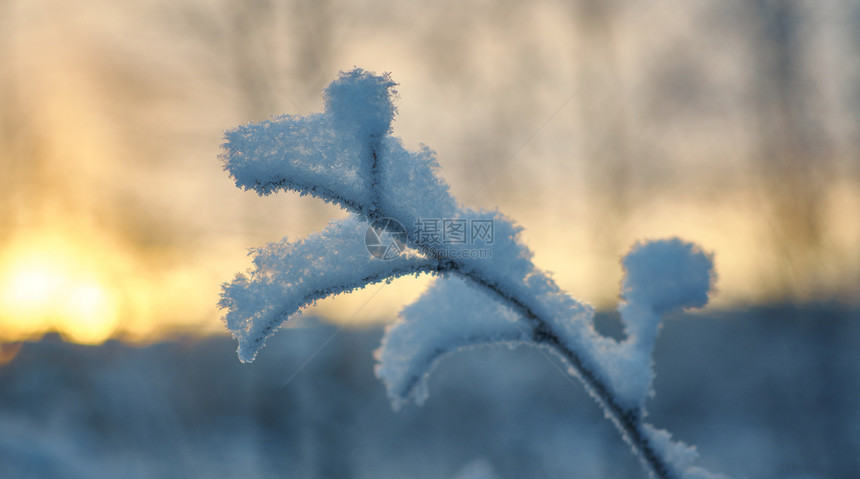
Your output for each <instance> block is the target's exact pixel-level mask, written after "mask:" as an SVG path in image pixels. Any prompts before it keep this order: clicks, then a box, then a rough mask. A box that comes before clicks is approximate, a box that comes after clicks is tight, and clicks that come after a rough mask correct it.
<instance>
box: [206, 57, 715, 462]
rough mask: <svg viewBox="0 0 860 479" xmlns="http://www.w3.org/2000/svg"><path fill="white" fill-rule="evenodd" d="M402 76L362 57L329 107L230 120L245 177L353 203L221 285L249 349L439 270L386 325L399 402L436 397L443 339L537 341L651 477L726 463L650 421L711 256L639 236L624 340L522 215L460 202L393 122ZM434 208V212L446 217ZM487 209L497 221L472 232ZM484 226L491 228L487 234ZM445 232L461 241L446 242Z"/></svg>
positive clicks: (274, 246)
mask: <svg viewBox="0 0 860 479" xmlns="http://www.w3.org/2000/svg"><path fill="white" fill-rule="evenodd" d="M395 85H396V84H395V83H394V82H393V81H392V80H391V78H390V77H389V76H388V75H381V76H378V75H375V74H372V73H369V72H367V71H364V70H361V69H355V70H352V71H349V72H345V73H341V75H340V77H339V78H338V79H337V80H335V81H334V82H332V83H331V84H330V85H329V86H328V87H327V88H326V90H325V92H324V99H325V112H323V113H318V114H312V115H307V116H290V115H285V116H281V117H277V118H274V119H273V120H270V121H264V122H261V123H256V124H248V125H244V126H240V127H238V128H236V129H233V130H230V131H228V132H227V133H226V135H225V140H226V141H225V143H224V145H223V148H224V152H223V154H222V159H223V161H224V168H225V169H226V170H227V171H228V172H229V173H230V175H231V176H232V177H233V178H234V179H235V181H236V185H237V186H239V187H241V188H244V189H246V190H248V189H253V190H255V191H256V192H257V193H258V194H260V195H268V194H271V193H273V192H275V191H279V190H293V191H296V192H298V193H299V194H300V195H311V196H313V197H316V198H319V199H322V200H324V201H326V202H330V203H334V204H336V205H338V206H340V207H342V208H343V209H345V210H346V211H348V212H349V213H350V216H349V217H347V218H345V219H342V220H336V221H332V222H331V223H330V224H329V225H328V226H327V227H326V228H325V229H323V230H322V231H320V232H318V233H315V234H312V235H310V236H309V237H307V238H304V239H301V240H298V241H292V242H291V241H289V240H287V239H284V240H282V241H281V242H277V243H271V244H268V245H266V246H265V247H263V248H259V249H254V250H252V251H251V254H252V255H253V256H254V258H253V268H251V269H250V270H249V271H248V272H247V273H246V274H238V275H237V276H236V277H235V279H234V280H233V281H232V282H231V283H226V284H224V286H223V291H222V295H221V301H220V304H219V306H220V307H221V308H223V309H225V310H226V315H225V318H224V320H225V323H226V325H227V328H228V329H229V330H230V332H231V333H232V334H233V336H234V337H235V338H236V339H237V340H238V343H239V348H238V354H239V359H240V360H241V361H243V362H249V361H253V360H254V358H255V356H256V355H257V353H258V352H259V350H260V349H261V348H262V347H263V345H264V343H265V341H266V338H267V337H269V336H270V335H272V334H273V333H274V332H275V330H276V329H277V328H278V327H279V326H281V324H283V323H284V322H285V321H287V320H288V319H289V318H290V317H291V316H293V315H296V314H300V313H301V310H302V309H304V308H306V307H308V306H310V305H312V304H313V303H314V302H315V301H316V300H318V299H321V298H325V297H328V296H332V295H336V294H340V293H347V292H350V291H353V290H355V289H359V288H363V287H364V286H367V285H369V284H372V283H377V282H381V281H386V282H387V281H391V280H392V279H394V278H397V277H400V276H405V275H418V274H420V273H429V274H433V275H436V276H437V278H436V280H435V283H434V284H433V285H432V287H430V288H429V289H428V290H427V291H426V292H425V293H424V295H423V296H422V297H421V298H419V299H418V300H417V301H416V302H415V303H414V304H412V305H410V306H408V307H406V308H405V309H404V310H403V311H402V313H401V314H400V317H399V319H398V320H397V322H395V323H394V324H392V325H391V326H389V327H388V328H387V329H386V331H385V336H384V338H383V340H382V346H381V347H380V349H379V350H378V351H377V352H376V359H377V361H378V363H377V366H376V375H377V376H378V377H379V378H380V379H381V380H382V381H384V382H385V385H386V387H387V390H388V394H389V397H390V398H391V401H392V404H393V406H394V407H395V409H397V408H399V407H400V405H401V404H402V403H404V402H405V401H408V400H410V399H411V400H413V401H415V402H416V403H419V404H420V403H422V402H423V401H424V400H425V399H426V398H427V379H428V375H429V373H430V372H431V371H432V370H433V368H434V366H435V365H436V364H437V362H438V361H439V360H440V359H441V358H442V357H443V356H445V355H447V354H450V353H452V352H454V351H458V350H462V349H468V348H473V347H476V346H481V345H489V344H499V343H501V344H507V345H511V346H517V345H522V344H527V345H532V346H536V347H538V348H540V349H541V350H542V351H546V352H549V353H551V354H553V355H554V356H556V357H557V358H558V360H560V361H561V362H562V363H563V364H564V365H565V367H566V370H567V372H568V373H569V374H571V375H572V376H575V377H576V378H578V379H579V380H580V381H581V382H582V384H583V385H584V386H585V389H586V390H587V391H588V392H589V393H590V394H591V396H592V397H594V399H595V400H596V401H597V402H598V403H599V404H600V406H601V407H602V408H603V410H604V412H605V414H606V416H607V418H609V419H610V420H611V421H612V422H613V423H614V424H615V426H616V427H617V428H618V430H619V431H620V432H621V435H622V436H623V437H624V439H625V440H626V441H627V442H628V443H629V444H630V445H631V446H632V448H633V451H634V452H635V453H636V454H637V455H638V457H639V458H640V460H641V462H642V464H643V465H644V467H645V468H646V470H648V471H649V473H650V474H651V475H652V476H655V477H659V478H705V477H714V476H713V475H711V474H709V473H707V472H706V471H704V470H702V469H700V468H697V467H694V466H693V462H694V460H695V458H696V455H697V454H696V452H695V450H694V448H692V447H688V446H686V445H684V444H682V443H680V442H675V441H673V440H672V439H671V436H670V435H669V433H668V432H666V431H663V430H659V429H655V428H654V427H652V426H651V425H649V424H646V423H645V422H644V417H645V399H646V397H647V396H649V395H650V394H653V392H652V389H651V388H652V379H653V377H654V373H653V370H652V366H651V353H652V350H653V347H654V342H655V340H656V337H657V332H658V329H659V327H660V316H661V315H663V314H665V313H667V312H670V311H673V310H678V309H683V308H697V307H701V306H704V305H705V304H706V303H707V301H708V292H709V291H710V288H711V284H712V281H713V277H714V273H713V264H712V258H711V256H710V255H709V254H707V253H705V252H703V251H702V250H701V249H700V248H699V247H698V246H696V245H694V244H691V243H687V242H684V241H682V240H680V239H668V240H660V241H653V242H647V243H641V244H636V245H635V246H634V247H633V250H632V251H631V252H630V253H629V254H628V255H627V256H625V257H624V259H623V261H622V265H623V267H624V269H625V271H626V276H625V279H624V281H623V284H622V291H621V295H622V299H623V302H622V304H621V305H620V307H619V310H620V313H621V316H622V319H623V321H624V326H625V332H626V339H625V340H623V341H616V340H614V339H611V338H607V337H604V336H601V335H600V334H598V333H597V332H596V331H595V329H594V310H593V309H592V308H591V307H590V306H588V305H585V304H582V303H579V302H577V301H576V300H574V299H573V298H571V297H570V296H569V295H568V294H567V293H565V292H564V291H562V290H560V289H559V287H558V286H557V285H556V284H555V282H554V281H553V280H552V278H551V277H550V275H549V274H547V273H546V272H544V271H541V270H539V269H537V268H536V267H535V266H534V264H533V263H532V261H531V257H532V254H531V252H530V251H529V250H528V248H526V247H525V246H524V245H523V244H522V243H521V242H520V241H519V238H518V235H519V231H520V228H519V227H517V226H515V225H514V224H513V222H512V221H511V220H509V219H508V218H506V217H504V216H503V215H501V214H500V213H498V212H495V211H483V210H472V209H469V208H468V207H466V206H463V205H460V204H458V203H457V201H456V200H455V199H454V198H452V197H451V195H450V194H449V191H448V186H447V185H446V184H445V183H444V181H442V180H441V179H440V178H439V177H438V176H437V174H436V170H437V169H438V165H437V163H436V160H435V158H434V154H433V152H432V151H431V150H430V149H428V148H426V147H423V148H422V149H420V150H419V151H408V150H406V149H405V148H404V147H403V144H402V143H401V141H400V140H399V139H398V138H396V137H394V136H391V122H392V119H393V117H394V114H395V112H396V109H395V107H394V105H393V103H392V99H393V97H394V96H395V95H396V91H395V90H394V87H395ZM427 219H438V220H439V221H440V222H441V224H442V225H443V228H442V231H437V230H436V229H435V228H436V227H437V226H438V225H433V224H428V221H427ZM476 224H477V225H482V226H483V227H484V228H485V229H484V230H476V231H466V229H467V228H465V226H469V225H472V226H474V225H476ZM404 225H405V226H404ZM425 226H426V227H425ZM454 226H456V227H457V228H458V229H456V230H451V231H446V230H445V227H454ZM461 226H464V227H463V228H461ZM487 227H490V232H491V233H492V234H490V235H488V234H476V233H481V232H483V233H487V229H486V228H487ZM429 233H434V234H429ZM436 233H439V234H442V235H445V234H448V233H450V234H454V237H455V239H457V240H458V241H450V242H446V243H445V244H443V245H441V246H440V245H439V242H438V240H439V237H438V234H436ZM460 239H462V240H463V241H459V240H460ZM467 239H468V241H466V240H467ZM380 247H383V248H382V249H379V248H380ZM374 248H377V249H374ZM382 250H384V251H382ZM475 250H480V251H483V252H488V253H489V254H481V255H475V254H474V251H475Z"/></svg>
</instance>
